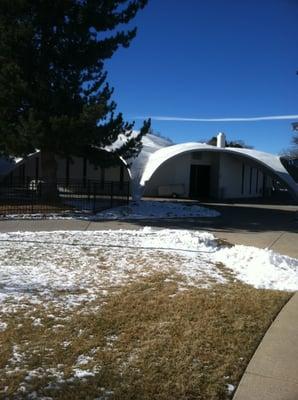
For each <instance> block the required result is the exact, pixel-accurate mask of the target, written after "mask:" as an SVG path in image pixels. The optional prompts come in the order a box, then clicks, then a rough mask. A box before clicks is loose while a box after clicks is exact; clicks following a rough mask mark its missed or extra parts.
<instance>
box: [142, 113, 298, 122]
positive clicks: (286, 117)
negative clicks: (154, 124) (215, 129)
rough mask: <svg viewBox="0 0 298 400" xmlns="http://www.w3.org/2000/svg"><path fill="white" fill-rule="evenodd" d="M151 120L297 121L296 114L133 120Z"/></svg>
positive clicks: (297, 116) (157, 117) (161, 116)
mask: <svg viewBox="0 0 298 400" xmlns="http://www.w3.org/2000/svg"><path fill="white" fill-rule="evenodd" d="M146 118H151V119H152V120H153V121H177V122H250V121H251V122H254V121H281V120H293V119H298V114H293V115H268V116H261V117H228V118H187V117H171V116H165V115H152V116H150V115H147V116H143V117H141V116H137V117H135V119H146Z"/></svg>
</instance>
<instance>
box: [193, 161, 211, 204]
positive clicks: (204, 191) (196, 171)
mask: <svg viewBox="0 0 298 400" xmlns="http://www.w3.org/2000/svg"><path fill="white" fill-rule="evenodd" d="M209 191H210V166H209V165H191V166H190V181H189V197H191V198H194V199H197V198H200V197H209Z"/></svg>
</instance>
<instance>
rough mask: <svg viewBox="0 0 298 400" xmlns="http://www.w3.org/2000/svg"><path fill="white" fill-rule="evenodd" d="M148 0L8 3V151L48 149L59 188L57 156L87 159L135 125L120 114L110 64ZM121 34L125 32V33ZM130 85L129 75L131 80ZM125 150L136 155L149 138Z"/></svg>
mask: <svg viewBox="0 0 298 400" xmlns="http://www.w3.org/2000/svg"><path fill="white" fill-rule="evenodd" d="M146 3H147V0H131V1H128V0H0V151H1V152H2V154H9V155H14V156H26V155H28V154H29V153H32V152H34V151H35V150H36V149H40V150H41V160H42V170H43V175H44V179H45V180H46V181H47V182H49V183H53V185H54V184H55V183H56V156H62V157H71V156H84V157H87V158H89V159H91V160H93V161H94V162H98V163H100V160H99V159H98V158H97V160H96V157H94V149H95V148H102V147H104V146H108V145H111V144H112V143H113V142H114V141H115V140H116V139H117V137H118V135H119V134H120V133H122V134H124V135H126V136H127V137H129V133H130V132H131V131H132V127H133V124H130V123H127V122H125V121H124V119H123V116H122V114H121V113H118V114H117V113H116V104H115V102H114V101H112V99H111V96H112V92H113V90H112V89H111V88H110V87H109V85H108V83H107V82H106V76H107V74H106V71H105V70H104V61H105V60H106V59H109V58H110V57H112V55H113V54H114V52H115V51H116V50H117V49H118V48H119V47H120V46H122V47H128V46H129V44H130V42H131V40H132V39H133V38H134V37H135V35H136V28H134V29H126V30H124V28H123V25H124V24H127V23H128V22H130V21H131V20H132V19H133V18H134V16H135V15H136V13H137V12H138V11H139V10H140V9H142V8H143V7H144V6H145V5H146ZM119 27H120V28H121V30H119V29H118V30H117V28H119ZM123 79H125V77H123ZM149 127H150V121H145V122H144V125H143V128H142V129H141V131H140V134H139V135H138V136H137V137H135V138H133V139H128V141H127V142H126V143H125V145H124V146H122V147H121V148H119V149H118V150H117V154H118V155H121V156H122V157H126V158H128V157H132V156H134V155H136V154H137V153H138V151H139V150H140V147H141V143H140V139H141V137H142V135H144V134H145V133H147V131H148V129H149Z"/></svg>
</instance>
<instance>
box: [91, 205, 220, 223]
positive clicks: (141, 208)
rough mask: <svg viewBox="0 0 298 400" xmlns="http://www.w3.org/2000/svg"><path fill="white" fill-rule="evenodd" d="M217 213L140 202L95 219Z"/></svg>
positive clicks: (215, 213) (102, 214)
mask: <svg viewBox="0 0 298 400" xmlns="http://www.w3.org/2000/svg"><path fill="white" fill-rule="evenodd" d="M219 215H220V213H219V212H218V211H215V210H212V209H209V208H206V207H202V206H198V205H193V204H189V205H187V204H185V203H184V204H183V203H179V202H169V201H140V202H131V203H130V204H129V205H128V206H120V207H115V208H111V209H108V210H104V211H101V212H99V213H97V214H96V218H102V219H150V218H158V219H160V218H196V217H218V216H219Z"/></svg>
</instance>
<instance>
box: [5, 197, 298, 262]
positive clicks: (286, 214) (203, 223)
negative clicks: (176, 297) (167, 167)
mask: <svg viewBox="0 0 298 400" xmlns="http://www.w3.org/2000/svg"><path fill="white" fill-rule="evenodd" d="M204 205H206V206H207V207H209V208H214V209H216V210H218V211H219V212H220V213H221V216H220V217H217V218H187V219H159V220H157V219H156V220H152V219H150V220H129V221H106V220H105V221H103V220H102V221H96V222H90V221H85V220H81V219H72V220H62V219H60V220H59V219H57V220H49V219H44V220H2V221H0V232H9V231H10V232H12V231H54V230H102V229H139V228H142V227H144V226H152V227H157V228H172V229H191V230H192V229H195V230H205V231H208V232H211V233H213V234H214V235H215V236H217V237H219V238H221V239H225V240H227V241H229V242H231V243H235V244H243V245H249V246H256V247H259V248H269V249H272V250H274V251H277V252H279V253H281V254H285V255H288V256H291V257H295V258H298V245H297V243H298V209H297V206H281V205H257V204H256V205H254V204H211V203H208V204H207V203H206V204H204Z"/></svg>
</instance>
